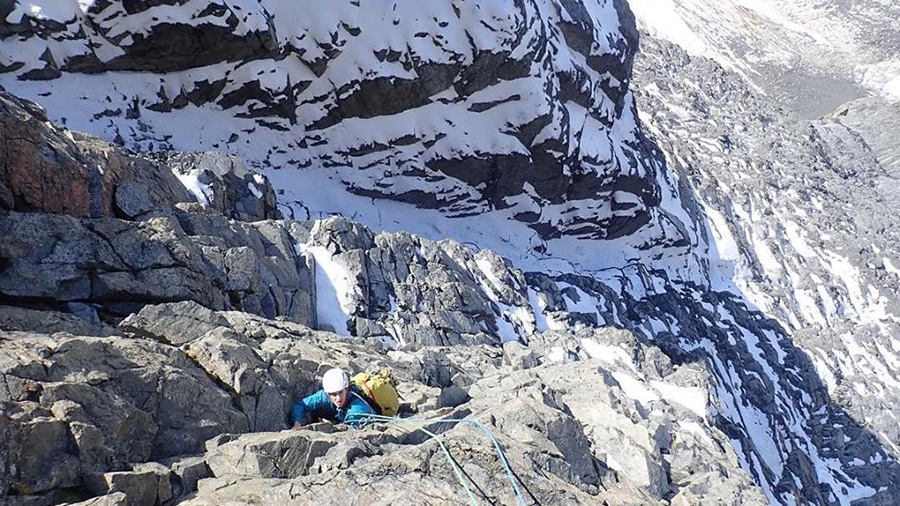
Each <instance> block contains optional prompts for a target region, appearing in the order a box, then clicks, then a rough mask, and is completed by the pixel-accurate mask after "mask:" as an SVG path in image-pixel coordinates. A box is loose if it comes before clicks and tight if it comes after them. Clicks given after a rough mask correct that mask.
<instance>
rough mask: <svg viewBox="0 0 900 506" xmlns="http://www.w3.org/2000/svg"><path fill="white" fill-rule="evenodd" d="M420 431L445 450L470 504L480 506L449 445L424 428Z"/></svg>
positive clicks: (420, 428)
mask: <svg viewBox="0 0 900 506" xmlns="http://www.w3.org/2000/svg"><path fill="white" fill-rule="evenodd" d="M418 430H420V431H422V432H424V433H425V434H428V435H429V436H431V438H432V439H434V440H435V441H437V444H438V445H440V447H441V450H444V454H445V455H447V460H449V461H450V466H452V467H453V472H454V473H455V474H456V481H458V482H459V484H460V485H462V487H463V488H464V489H465V490H466V495H468V496H469V503H471V504H472V506H478V499H476V498H475V494H473V493H472V490H471V489H469V486H468V485H466V479H465V478H463V470H462V468H461V467H460V465H459V464H458V463H457V462H456V460H454V459H453V455H452V454H451V453H450V450H449V449H448V448H447V445H445V444H444V442H443V441H441V440H440V438H438V435H437V434H435V433H434V432H431V431H430V430H428V429H426V428H424V427H419V428H418Z"/></svg>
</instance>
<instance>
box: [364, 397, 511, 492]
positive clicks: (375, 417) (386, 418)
mask: <svg viewBox="0 0 900 506" xmlns="http://www.w3.org/2000/svg"><path fill="white" fill-rule="evenodd" d="M360 418H363V417H362V416H361V417H360ZM364 419H371V420H377V421H381V422H388V423H424V424H429V423H471V424H473V425H475V426H476V427H478V428H479V429H481V430H482V431H483V432H484V433H485V434H487V436H488V438H490V440H491V442H492V443H493V444H494V449H495V450H496V452H497V455H499V457H500V462H501V463H503V467H504V468H506V475H507V476H508V477H509V482H510V483H511V484H512V487H513V491H514V492H515V493H516V499H518V501H519V504H520V505H521V506H525V498H524V497H523V496H522V491H521V490H519V484H518V483H516V478H515V475H514V474H513V470H512V466H510V464H509V460H507V458H506V454H504V453H503V449H502V448H501V447H500V442H499V441H497V438H496V437H494V434H493V433H492V432H491V430H490V429H489V428H488V427H487V426H486V425H485V424H483V423H481V422H480V421H478V420H472V419H468V418H444V419H441V420H426V419H421V418H397V417H392V416H381V415H368V414H367V415H364ZM419 430H422V431H423V432H425V433H428V431H426V430H425V429H422V428H419ZM435 437H436V436H435ZM467 490H468V489H467Z"/></svg>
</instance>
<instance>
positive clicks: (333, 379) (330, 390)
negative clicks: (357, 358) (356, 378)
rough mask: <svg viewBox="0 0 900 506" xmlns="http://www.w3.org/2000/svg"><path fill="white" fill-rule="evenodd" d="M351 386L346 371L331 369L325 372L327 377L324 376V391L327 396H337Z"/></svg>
mask: <svg viewBox="0 0 900 506" xmlns="http://www.w3.org/2000/svg"><path fill="white" fill-rule="evenodd" d="M349 386H350V379H349V378H348V377H347V375H346V374H345V373H344V371H342V370H340V369H338V368H336V367H335V368H334V369H329V370H328V371H326V372H325V375H324V376H322V390H325V393H326V394H336V393H338V392H340V391H341V390H343V389H345V388H347V387H349Z"/></svg>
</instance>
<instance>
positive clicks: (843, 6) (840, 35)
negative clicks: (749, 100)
mask: <svg viewBox="0 0 900 506" xmlns="http://www.w3.org/2000/svg"><path fill="white" fill-rule="evenodd" d="M630 5H631V7H632V9H633V10H634V12H635V13H636V15H637V17H638V24H639V26H640V27H641V28H642V29H644V30H646V31H648V32H649V33H650V34H652V35H653V36H655V37H658V38H661V39H664V40H668V41H670V42H674V43H676V44H677V45H679V46H680V47H681V48H682V49H684V50H686V51H687V52H688V53H689V54H690V55H691V56H702V57H706V58H710V59H712V60H715V61H716V62H718V63H719V64H720V65H722V66H723V67H725V68H727V69H729V70H731V71H734V72H737V73H739V74H741V76H742V77H744V78H745V79H746V80H747V81H748V82H750V83H751V84H752V86H753V87H754V88H755V89H756V90H757V91H759V92H762V93H765V94H766V95H767V96H768V97H770V98H771V99H772V100H773V101H775V102H778V103H779V104H782V105H783V106H785V107H787V108H789V109H791V110H793V111H795V112H796V113H797V114H798V115H800V116H801V117H802V118H804V119H806V118H809V119H813V118H816V117H818V116H821V115H824V114H828V113H830V112H832V111H833V110H835V109H837V108H838V107H839V106H840V105H842V104H844V103H845V102H848V101H850V100H852V99H856V98H861V97H863V96H866V95H868V94H870V93H873V94H875V95H878V96H882V97H886V98H889V99H890V100H892V101H894V102H896V101H898V100H900V59H898V57H897V55H898V50H900V28H898V27H897V23H895V22H894V20H895V19H897V17H898V16H900V6H898V5H897V3H896V2H885V1H879V0H862V1H854V2H849V1H843V0H833V1H828V2H819V1H814V0H785V1H780V2H767V1H764V2H755V3H753V4H749V3H746V2H740V1H734V0H726V1H723V2H713V1H709V0H678V1H674V0H662V1H656V0H633V1H632V2H630Z"/></svg>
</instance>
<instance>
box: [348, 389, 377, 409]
mask: <svg viewBox="0 0 900 506" xmlns="http://www.w3.org/2000/svg"><path fill="white" fill-rule="evenodd" d="M350 395H352V396H354V397H356V398H357V399H359V400H361V401H363V404H365V405H366V406H368V407H369V409H371V410H372V411H374V412H375V413H377V414H379V415H380V414H381V408H380V407H379V408H378V409H375V407H373V406H372V404H373V403H374V402H375V401H374V400H371V401H370V400H369V399H367V398H366V397H364V396H362V395H359V394H358V393H356V392H354V391H353V389H352V388H351V389H350ZM376 406H377V405H376Z"/></svg>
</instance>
